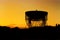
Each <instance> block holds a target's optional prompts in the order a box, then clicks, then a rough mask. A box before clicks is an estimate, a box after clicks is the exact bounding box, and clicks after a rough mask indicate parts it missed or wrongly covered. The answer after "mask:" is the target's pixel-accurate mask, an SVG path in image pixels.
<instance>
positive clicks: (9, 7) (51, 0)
mask: <svg viewBox="0 0 60 40" xmlns="http://www.w3.org/2000/svg"><path fill="white" fill-rule="evenodd" d="M36 9H37V10H42V11H47V12H48V21H47V23H48V25H55V24H59V23H60V0H0V25H1V26H13V25H14V26H25V25H26V23H25V11H30V10H36Z"/></svg>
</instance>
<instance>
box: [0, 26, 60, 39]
mask: <svg viewBox="0 0 60 40" xmlns="http://www.w3.org/2000/svg"><path fill="white" fill-rule="evenodd" d="M59 34H60V26H58V27H50V26H45V27H33V28H29V29H19V28H17V27H16V28H9V27H0V39H4V38H5V39H7V38H8V39H12V38H13V39H17V40H18V39H22V40H24V39H25V40H31V39H35V40H39V39H44V40H45V39H58V38H60V35H59Z"/></svg>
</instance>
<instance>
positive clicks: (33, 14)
mask: <svg viewBox="0 0 60 40" xmlns="http://www.w3.org/2000/svg"><path fill="white" fill-rule="evenodd" d="M47 15H48V12H46V11H26V12H25V20H26V23H27V25H28V26H29V27H32V26H33V24H34V23H33V22H36V23H37V26H45V25H46V21H47ZM41 22H42V23H41ZM35 26H36V24H35Z"/></svg>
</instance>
